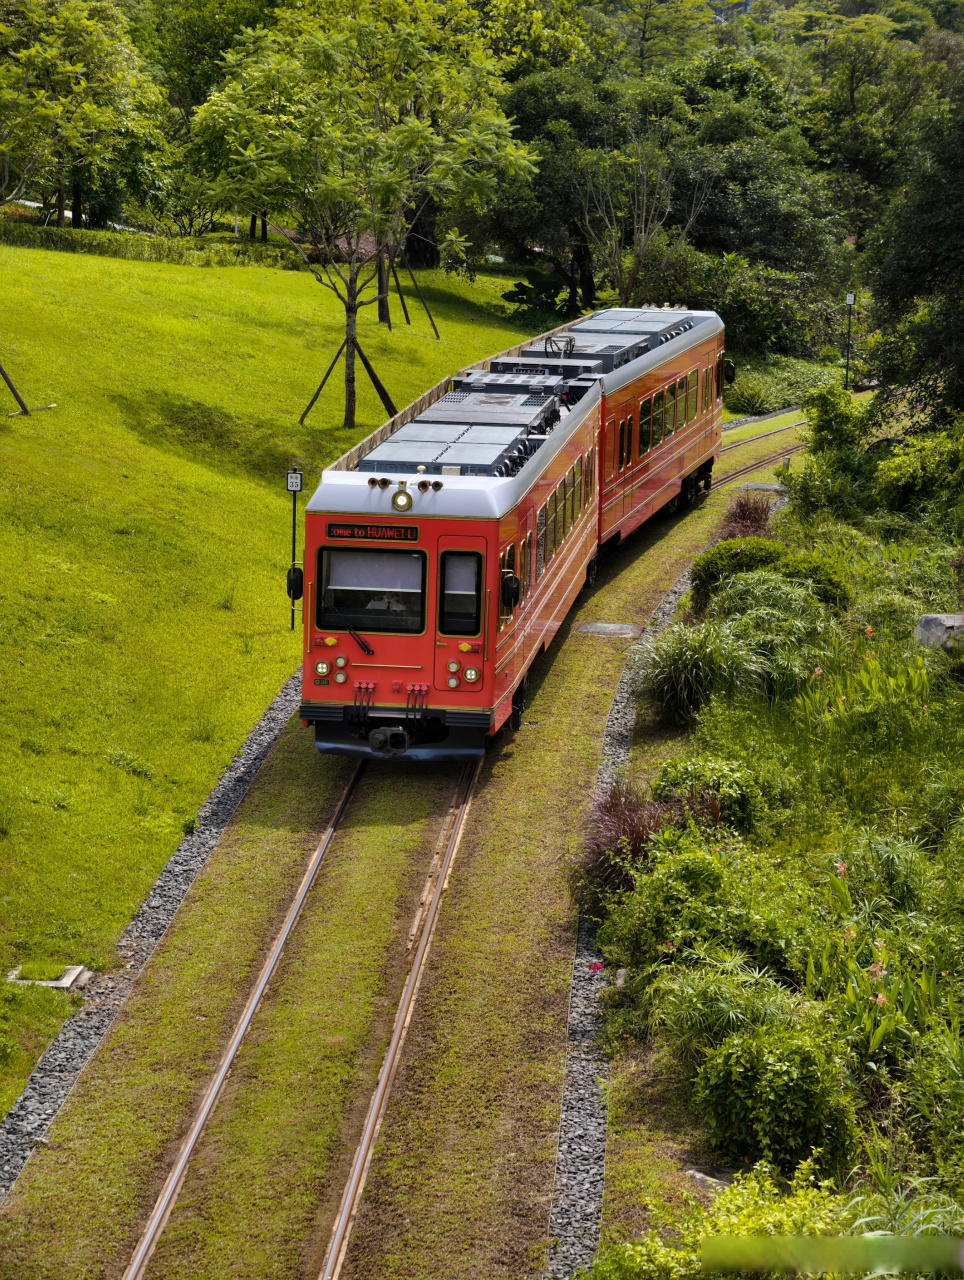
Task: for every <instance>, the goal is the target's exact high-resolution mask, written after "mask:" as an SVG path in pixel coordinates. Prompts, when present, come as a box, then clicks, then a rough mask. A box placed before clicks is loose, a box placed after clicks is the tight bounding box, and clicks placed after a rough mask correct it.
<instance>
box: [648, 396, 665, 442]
mask: <svg viewBox="0 0 964 1280" xmlns="http://www.w3.org/2000/svg"><path fill="white" fill-rule="evenodd" d="M665 403H666V396H665V395H664V393H663V392H662V391H657V392H656V394H655V395H654V396H653V429H652V434H651V436H650V439H651V440H652V447H653V448H654V449H658V448H659V446H660V445H661V444H662V443H663V441H664V440H665V438H666V434H665V431H664V424H663V410H664V406H665Z"/></svg>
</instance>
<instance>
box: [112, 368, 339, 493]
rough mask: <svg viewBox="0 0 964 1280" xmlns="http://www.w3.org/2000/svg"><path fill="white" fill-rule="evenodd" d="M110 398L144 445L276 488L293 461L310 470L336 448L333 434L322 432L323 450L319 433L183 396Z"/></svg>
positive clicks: (333, 454) (327, 459) (315, 469)
mask: <svg viewBox="0 0 964 1280" xmlns="http://www.w3.org/2000/svg"><path fill="white" fill-rule="evenodd" d="M110 398H111V400H112V401H113V403H114V404H115V405H116V406H117V408H118V409H119V410H120V411H121V413H122V414H123V416H124V421H125V423H126V425H127V426H128V428H129V429H130V430H131V431H132V432H133V434H134V435H135V436H137V438H138V439H139V440H140V441H141V442H142V443H143V444H146V445H150V446H151V447H152V448H155V449H157V448H160V449H164V450H166V451H168V452H170V453H174V454H176V455H177V456H179V457H183V458H188V459H190V460H191V461H192V462H199V463H202V464H203V465H205V466H215V467H217V468H218V469H219V470H223V469H225V468H227V469H228V470H230V471H233V472H235V473H239V474H242V475H246V476H249V477H251V478H253V479H256V480H262V481H265V482H268V483H270V484H272V485H275V486H276V485H277V484H278V480H279V477H281V476H282V475H283V473H284V472H285V471H287V470H288V468H289V467H291V466H292V465H293V464H296V465H298V466H300V467H301V468H302V469H303V470H304V471H306V472H307V473H309V474H314V473H316V472H318V471H320V470H321V468H322V467H324V466H326V465H327V463H328V462H330V461H331V459H332V458H333V457H337V455H338V453H339V452H341V441H340V437H339V436H338V434H337V433H330V432H326V433H325V435H326V442H325V443H326V444H327V448H324V449H322V448H321V447H320V446H321V441H320V440H319V438H318V433H317V432H312V431H309V430H308V429H307V428H303V427H298V426H292V424H290V423H281V422H279V421H272V420H270V419H249V418H240V417H238V416H237V415H235V414H232V413H229V412H228V410H226V409H222V408H220V407H219V406H218V405H213V404H206V403H204V402H203V401H201V400H192V399H190V398H189V397H188V396H180V395H174V394H172V393H170V392H163V391H162V392H153V393H151V394H150V395H147V394H143V395H130V394H127V395H125V394H121V393H115V394H114V395H112V396H111V397H110ZM347 434H348V435H350V434H351V433H347Z"/></svg>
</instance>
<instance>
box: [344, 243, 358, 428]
mask: <svg viewBox="0 0 964 1280" xmlns="http://www.w3.org/2000/svg"><path fill="white" fill-rule="evenodd" d="M357 333H358V267H357V266H356V265H355V263H354V262H352V263H351V264H350V265H349V276H348V286H347V288H346V290H345V342H346V345H345V426H346V427H347V428H348V430H349V431H353V430H354V429H355V337H356V334H357Z"/></svg>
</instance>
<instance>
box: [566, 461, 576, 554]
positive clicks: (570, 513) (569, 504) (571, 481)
mask: <svg viewBox="0 0 964 1280" xmlns="http://www.w3.org/2000/svg"><path fill="white" fill-rule="evenodd" d="M563 523H564V526H565V536H566V537H567V538H568V536H569V534H570V532H571V531H572V529H573V528H574V527H575V523H576V468H575V464H573V466H571V467H570V468H569V470H568V472H567V473H566V513H565V519H564V521H563Z"/></svg>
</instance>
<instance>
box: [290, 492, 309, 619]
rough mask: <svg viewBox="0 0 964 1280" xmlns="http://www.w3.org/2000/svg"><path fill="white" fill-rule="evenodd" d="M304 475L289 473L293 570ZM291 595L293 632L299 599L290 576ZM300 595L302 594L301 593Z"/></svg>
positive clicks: (295, 559) (296, 557) (296, 553)
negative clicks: (299, 503)
mask: <svg viewBox="0 0 964 1280" xmlns="http://www.w3.org/2000/svg"><path fill="white" fill-rule="evenodd" d="M304 479H305V477H304V474H303V472H301V471H299V470H298V468H297V467H295V468H294V469H293V470H291V471H289V472H288V492H289V493H290V494H291V568H292V570H294V569H295V568H296V567H297V564H298V494H299V493H301V490H302V488H303V487H304ZM288 581H289V588H288V590H289V594H290V595H291V630H292V631H294V629H295V600H296V599H297V598H298V597H297V596H295V594H294V592H293V591H292V589H291V588H292V585H293V578H292V576H291V575H289V579H288ZM299 594H300V593H299Z"/></svg>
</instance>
